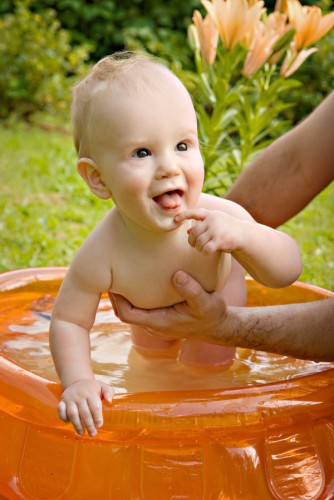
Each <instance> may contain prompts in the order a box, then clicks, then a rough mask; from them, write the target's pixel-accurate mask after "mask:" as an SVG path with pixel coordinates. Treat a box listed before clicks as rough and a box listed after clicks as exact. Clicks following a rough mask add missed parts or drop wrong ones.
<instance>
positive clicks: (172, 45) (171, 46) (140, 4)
mask: <svg viewBox="0 0 334 500" xmlns="http://www.w3.org/2000/svg"><path fill="white" fill-rule="evenodd" d="M275 2H276V0H265V6H266V7H267V9H268V12H271V11H272V10H273V9H274V6H275ZM302 3H303V4H304V5H317V6H318V7H320V8H321V9H322V10H323V11H324V12H327V11H329V10H331V9H332V8H333V4H334V1H333V0H319V1H316V0H302ZM29 5H30V10H31V11H32V12H33V13H34V15H37V14H38V16H40V17H37V18H34V17H33V14H31V16H32V17H31V21H32V23H31V31H32V33H31V34H29V29H30V27H29V26H28V25H27V24H26V26H25V27H23V26H22V25H21V26H18V24H19V23H18V21H16V24H17V26H16V27H15V29H14V27H13V28H11V31H12V34H11V33H5V32H6V31H8V27H7V24H6V25H4V24H3V23H4V21H5V18H4V16H5V15H6V14H8V13H13V12H14V11H15V8H16V1H15V0H1V2H0V29H1V32H2V40H1V42H0V43H1V49H0V73H1V82H2V83H0V91H1V92H2V93H3V95H4V91H3V89H4V88H6V89H7V90H6V93H8V94H9V95H10V97H11V98H10V100H9V101H10V102H8V104H5V109H7V111H6V113H8V110H9V109H13V108H15V107H16V102H14V101H17V104H18V106H19V108H20V109H18V111H19V113H20V114H25V113H27V114H29V108H30V105H29V104H28V103H26V102H24V101H25V98H26V97H27V96H33V99H32V100H33V103H34V107H35V106H38V108H39V109H45V108H47V109H50V111H54V110H55V108H57V109H67V107H68V98H69V94H68V89H69V85H68V84H69V82H67V81H66V82H64V78H63V76H60V74H61V75H64V74H66V73H70V74H78V75H79V74H80V73H81V70H80V69H79V66H80V65H81V62H82V61H83V60H85V59H86V57H87V54H88V49H87V47H88V46H89V47H90V55H89V57H90V60H91V62H94V61H96V60H98V59H100V58H101V57H104V56H105V55H107V54H109V53H112V52H114V51H116V50H122V49H124V48H127V49H142V48H144V49H145V50H147V51H148V52H151V53H153V54H156V55H159V56H161V57H163V58H164V59H166V60H168V61H169V62H171V63H172V65H173V69H174V70H178V69H181V68H182V69H183V70H184V71H190V70H194V62H193V58H192V54H191V51H190V48H189V45H188V42H187V38H186V37H187V27H188V25H189V24H190V22H191V18H192V14H193V11H194V9H199V10H200V11H201V12H202V13H204V9H203V7H202V6H201V1H200V0H188V1H187V2H179V1H177V0H169V1H168V2H162V1H161V0H30V2H29ZM50 9H52V10H53V11H54V12H53V13H51V11H50ZM41 20H42V21H41ZM29 22H30V21H29ZM6 23H8V21H6ZM59 23H60V25H59ZM21 24H22V23H21ZM20 30H22V33H21V32H19V31H20ZM69 32H70V35H69ZM326 40H328V42H325V41H323V42H321V46H319V47H320V51H319V53H318V54H316V55H315V56H314V57H313V58H312V60H310V61H307V62H306V63H305V64H304V66H303V68H302V69H301V70H299V71H298V78H299V79H300V81H301V82H302V83H303V85H304V86H305V92H298V91H296V92H291V93H290V94H289V95H288V96H287V102H293V101H294V102H296V103H297V106H296V107H295V109H294V110H290V111H289V113H288V114H287V115H286V116H287V118H288V119H290V120H292V121H293V122H294V123H295V122H297V121H299V120H300V119H301V118H303V117H304V116H305V115H306V114H308V113H309V112H310V111H311V109H313V108H314V107H315V105H316V104H318V103H319V102H320V101H321V100H322V99H323V97H324V96H325V95H327V94H328V92H329V91H330V90H331V89H332V88H333V67H334V65H333V57H334V55H333V38H331V37H330V36H329V37H327V38H326ZM326 44H327V45H326ZM73 45H74V46H77V47H81V48H78V49H76V50H74V49H73ZM9 47H10V50H8V49H9ZM22 48H24V50H22ZM15 51H16V52H15ZM7 52H8V54H7ZM21 52H22V53H21ZM17 54H18V55H17ZM69 54H72V55H71V56H70V55H69ZM7 55H8V56H10V55H11V57H12V59H11V60H9V58H8V57H7ZM37 55H38V56H39V59H40V64H37V63H36V62H35V60H36V58H37ZM29 59H31V61H32V63H33V64H35V67H34V68H31V69H30V70H29V64H28V62H27V61H29ZM71 59H72V60H71ZM61 60H63V62H62V63H60V61H61ZM74 60H76V61H74ZM69 62H70V63H71V65H72V67H71V68H69ZM17 64H19V66H20V67H19V68H18V69H16V68H15V66H16V65H17ZM75 66H76V67H77V70H76V69H75ZM42 67H43V69H41V68H42ZM41 82H42V83H41ZM65 83H66V85H65V87H64V88H63V89H62V85H63V84H65ZM37 89H38V90H37ZM4 99H7V96H5V95H4ZM50 101H52V104H50ZM24 108H26V109H27V111H24ZM3 114H4V112H0V116H3Z"/></svg>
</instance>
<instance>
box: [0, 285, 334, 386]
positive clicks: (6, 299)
mask: <svg viewBox="0 0 334 500" xmlns="http://www.w3.org/2000/svg"><path fill="white" fill-rule="evenodd" d="M58 287H59V282H57V281H56V280H52V281H50V282H48V281H45V280H44V281H43V282H41V283H40V286H36V284H35V285H29V284H28V285H26V284H23V285H22V286H21V287H15V288H13V289H12V290H6V291H2V292H1V300H0V318H1V320H0V352H1V353H2V354H3V355H5V356H7V357H8V358H10V359H11V360H13V361H15V362H16V363H18V364H20V365H21V366H23V367H24V368H27V369H28V370H31V371H32V372H34V373H36V374H38V375H41V376H43V377H45V378H47V379H49V380H57V375H56V373H55V370H54V367H53V362H52V359H51V356H50V351H49V343H48V328H49V322H50V316H51V312H52V307H53V303H54V300H55V296H56V293H57V289H58ZM91 345H92V363H93V368H94V371H95V374H96V376H97V377H98V378H99V379H100V380H103V381H105V382H107V383H109V384H111V385H112V386H113V387H115V389H116V392H118V393H124V392H147V391H169V390H186V389H217V388H228V387H241V386H246V385H256V384H264V383H267V382H273V381H280V380H286V379H289V378H293V377H299V376H303V375H307V374H310V373H314V372H319V371H324V370H327V369H329V368H332V367H333V364H331V363H315V362H312V361H302V360H296V359H292V358H288V357H285V356H278V355H274V354H267V353H264V352H259V351H251V350H246V349H238V350H237V353H236V357H235V360H234V362H233V363H232V364H231V365H230V366H229V367H228V368H225V369H219V370H217V369H204V368H201V369H198V368H197V369H195V368H191V367H187V366H185V365H182V364H180V363H178V361H177V360H176V358H175V355H173V353H170V355H169V357H168V356H165V357H159V358H158V357H145V356H143V355H142V354H141V353H139V352H138V351H137V350H136V348H135V347H133V346H132V344H131V340H130V331H129V327H128V326H127V325H124V324H123V323H121V322H120V321H119V320H118V319H117V318H116V317H115V315H114V313H113V311H112V309H111V306H110V302H109V300H108V299H107V298H106V297H103V298H102V299H101V302H100V306H99V310H98V313H97V316H96V321H95V325H94V328H93V329H92V332H91Z"/></svg>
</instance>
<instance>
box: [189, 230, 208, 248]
mask: <svg viewBox="0 0 334 500" xmlns="http://www.w3.org/2000/svg"><path fill="white" fill-rule="evenodd" d="M189 237H190V236H189ZM188 239H189V238H188ZM210 241H211V237H210V235H209V234H208V233H202V234H201V235H200V236H198V238H196V240H195V245H194V246H195V248H196V250H198V251H199V252H203V248H204V247H206V246H207V245H208V243H209V242H210Z"/></svg>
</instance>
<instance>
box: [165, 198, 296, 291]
mask: <svg viewBox="0 0 334 500" xmlns="http://www.w3.org/2000/svg"><path fill="white" fill-rule="evenodd" d="M185 219H193V220H195V223H194V225H193V226H192V228H191V229H190V230H189V244H190V245H191V246H192V247H194V248H196V249H197V250H199V251H200V252H202V253H204V254H206V255H208V254H211V253H213V252H215V251H217V250H221V251H224V252H228V253H231V254H232V255H233V257H234V258H235V259H236V260H237V261H238V262H239V263H240V264H241V265H242V266H243V268H244V269H246V271H247V272H248V273H249V274H250V275H251V276H252V277H253V278H254V279H256V280H257V281H258V282H260V283H262V284H263V285H266V286H269V287H273V288H275V287H283V286H287V285H289V284H291V283H293V282H294V281H295V280H296V279H297V278H298V276H299V275H300V273H301V258H300V253H299V250H298V247H297V245H296V243H295V241H294V240H293V239H292V238H291V237H290V236H288V235H287V234H285V233H282V232H280V231H277V230H275V229H272V228H269V227H267V226H264V225H262V224H258V223H257V222H256V221H255V220H254V219H253V218H252V217H251V216H250V215H249V213H248V212H247V211H246V210H244V209H243V208H242V207H241V206H239V205H237V204H235V203H233V202H229V201H228V200H223V199H221V198H216V197H214V196H209V195H202V197H201V203H200V206H199V208H195V209H193V210H186V211H184V212H183V213H181V214H179V215H178V216H176V217H175V221H176V222H182V221H184V220H185Z"/></svg>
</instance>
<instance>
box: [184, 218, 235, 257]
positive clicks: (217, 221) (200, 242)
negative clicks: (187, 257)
mask: <svg viewBox="0 0 334 500" xmlns="http://www.w3.org/2000/svg"><path fill="white" fill-rule="evenodd" d="M186 219H188V220H195V221H196V222H195V223H194V225H193V226H192V227H191V228H190V229H188V234H189V238H188V241H189V244H190V245H191V246H192V247H194V248H196V250H198V251H199V252H202V253H203V254H204V255H209V254H212V253H214V252H216V251H223V252H227V253H232V252H233V251H235V250H239V249H240V247H241V245H242V239H243V228H242V225H243V221H242V220H241V219H237V218H236V217H233V216H231V215H229V214H226V213H224V212H220V211H219V210H206V209H205V208H195V209H192V210H185V211H184V212H181V213H180V214H178V215H176V217H175V222H183V221H184V220H186Z"/></svg>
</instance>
